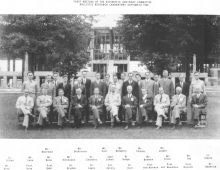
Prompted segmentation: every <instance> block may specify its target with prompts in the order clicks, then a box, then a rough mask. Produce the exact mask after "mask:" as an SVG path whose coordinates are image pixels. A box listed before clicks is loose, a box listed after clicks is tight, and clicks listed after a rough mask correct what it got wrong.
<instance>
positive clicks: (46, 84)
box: [41, 75, 56, 100]
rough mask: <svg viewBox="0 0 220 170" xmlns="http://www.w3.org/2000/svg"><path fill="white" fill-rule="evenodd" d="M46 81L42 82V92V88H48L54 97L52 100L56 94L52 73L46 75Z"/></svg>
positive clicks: (48, 91) (49, 93)
mask: <svg viewBox="0 0 220 170" xmlns="http://www.w3.org/2000/svg"><path fill="white" fill-rule="evenodd" d="M45 79H46V81H45V82H44V83H43V84H41V93H42V89H45V88H46V89H47V95H49V96H51V97H52V100H53V99H54V97H55V96H56V87H55V85H54V84H53V83H52V82H51V80H52V76H51V75H47V76H46V77H45Z"/></svg>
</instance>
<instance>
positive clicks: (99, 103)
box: [89, 88, 104, 129]
mask: <svg viewBox="0 0 220 170" xmlns="http://www.w3.org/2000/svg"><path fill="white" fill-rule="evenodd" d="M103 104H104V99H103V97H102V96H101V95H99V89H98V88H95V89H94V95H92V96H90V98H89V107H90V108H91V111H92V113H93V117H94V118H93V123H94V125H95V127H94V129H97V126H98V124H102V121H101V119H100V115H101V114H103Z"/></svg>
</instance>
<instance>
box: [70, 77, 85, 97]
mask: <svg viewBox="0 0 220 170" xmlns="http://www.w3.org/2000/svg"><path fill="white" fill-rule="evenodd" d="M78 88H80V89H81V90H82V95H84V96H85V95H86V86H85V85H83V84H82V78H81V77H78V78H77V84H74V85H73V88H72V91H71V96H75V95H76V89H78Z"/></svg>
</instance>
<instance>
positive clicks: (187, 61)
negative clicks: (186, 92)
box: [185, 53, 190, 83]
mask: <svg viewBox="0 0 220 170" xmlns="http://www.w3.org/2000/svg"><path fill="white" fill-rule="evenodd" d="M189 59H190V55H189V53H186V56H185V72H186V79H185V82H187V83H189V81H190V66H189V64H190V63H189Z"/></svg>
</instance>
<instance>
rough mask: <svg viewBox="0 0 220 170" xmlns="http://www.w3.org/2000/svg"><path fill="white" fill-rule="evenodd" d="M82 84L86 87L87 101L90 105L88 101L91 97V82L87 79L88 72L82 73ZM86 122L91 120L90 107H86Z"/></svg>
mask: <svg viewBox="0 0 220 170" xmlns="http://www.w3.org/2000/svg"><path fill="white" fill-rule="evenodd" d="M82 84H83V85H84V86H85V87H86V99H87V103H88V99H89V97H90V86H91V80H90V79H88V78H87V71H83V72H82ZM85 109H86V121H88V120H89V105H88V104H87V105H86V108H85Z"/></svg>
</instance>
